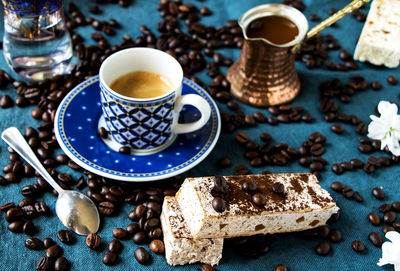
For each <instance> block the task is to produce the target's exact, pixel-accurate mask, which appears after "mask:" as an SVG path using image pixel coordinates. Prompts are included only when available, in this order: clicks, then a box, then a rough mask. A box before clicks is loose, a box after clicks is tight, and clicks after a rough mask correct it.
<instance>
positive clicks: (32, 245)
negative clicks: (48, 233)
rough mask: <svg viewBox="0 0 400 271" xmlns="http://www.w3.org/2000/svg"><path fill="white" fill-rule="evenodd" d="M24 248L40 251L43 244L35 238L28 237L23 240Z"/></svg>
mask: <svg viewBox="0 0 400 271" xmlns="http://www.w3.org/2000/svg"><path fill="white" fill-rule="evenodd" d="M25 246H26V247H27V248H29V249H32V250H41V249H43V248H44V245H43V242H42V241H41V240H40V239H38V238H35V237H29V238H28V239H26V240H25Z"/></svg>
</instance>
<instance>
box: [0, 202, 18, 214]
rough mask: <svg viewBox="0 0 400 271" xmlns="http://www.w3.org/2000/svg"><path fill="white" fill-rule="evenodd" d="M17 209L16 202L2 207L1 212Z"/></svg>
mask: <svg viewBox="0 0 400 271" xmlns="http://www.w3.org/2000/svg"><path fill="white" fill-rule="evenodd" d="M13 207H15V204H14V202H7V203H4V204H3V205H1V206H0V211H2V212H7V211H8V210H9V209H11V208H13Z"/></svg>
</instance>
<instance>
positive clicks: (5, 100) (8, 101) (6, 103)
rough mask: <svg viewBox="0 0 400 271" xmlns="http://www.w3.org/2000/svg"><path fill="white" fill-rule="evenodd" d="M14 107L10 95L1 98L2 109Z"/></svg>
mask: <svg viewBox="0 0 400 271" xmlns="http://www.w3.org/2000/svg"><path fill="white" fill-rule="evenodd" d="M13 105H14V101H13V100H12V99H11V97H10V96H9V95H3V96H1V98H0V107H1V108H10V107H12V106H13Z"/></svg>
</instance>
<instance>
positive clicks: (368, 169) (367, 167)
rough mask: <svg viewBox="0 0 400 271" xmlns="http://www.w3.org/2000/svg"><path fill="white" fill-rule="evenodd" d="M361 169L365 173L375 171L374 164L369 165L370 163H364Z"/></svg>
mask: <svg viewBox="0 0 400 271" xmlns="http://www.w3.org/2000/svg"><path fill="white" fill-rule="evenodd" d="M363 170H364V171H365V172H366V173H368V174H371V173H373V172H374V171H375V167H374V165H371V164H370V163H366V164H364V166H363Z"/></svg>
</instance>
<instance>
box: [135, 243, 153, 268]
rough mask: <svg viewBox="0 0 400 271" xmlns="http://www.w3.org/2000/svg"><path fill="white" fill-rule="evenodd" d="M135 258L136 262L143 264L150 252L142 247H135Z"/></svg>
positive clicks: (146, 261) (148, 259) (147, 259)
mask: <svg viewBox="0 0 400 271" xmlns="http://www.w3.org/2000/svg"><path fill="white" fill-rule="evenodd" d="M134 254H135V259H136V261H137V262H138V263H140V264H142V265H145V264H148V263H149V261H150V254H149V253H148V252H147V250H145V249H144V248H142V247H138V248H137V249H135V253H134Z"/></svg>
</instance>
